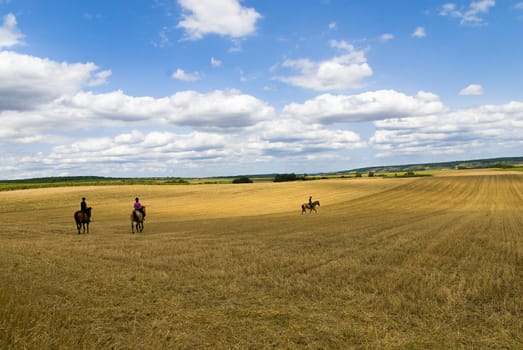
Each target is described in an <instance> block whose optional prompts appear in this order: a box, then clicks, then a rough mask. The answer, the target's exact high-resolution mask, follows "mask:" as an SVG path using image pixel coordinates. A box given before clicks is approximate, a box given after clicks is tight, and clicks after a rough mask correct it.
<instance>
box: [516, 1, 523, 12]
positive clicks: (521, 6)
mask: <svg viewBox="0 0 523 350" xmlns="http://www.w3.org/2000/svg"><path fill="white" fill-rule="evenodd" d="M514 8H515V9H518V10H523V1H522V2H518V3H517V4H516V5H514Z"/></svg>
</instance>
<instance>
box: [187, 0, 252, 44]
mask: <svg viewBox="0 0 523 350" xmlns="http://www.w3.org/2000/svg"><path fill="white" fill-rule="evenodd" d="M178 3H179V4H180V6H181V7H182V9H183V19H182V20H181V21H180V22H179V23H178V27H180V28H183V29H185V31H186V34H187V37H188V38H189V39H193V40H197V39H201V38H202V37H204V36H205V35H208V34H218V35H223V36H229V37H232V38H241V37H244V36H247V35H250V34H252V33H254V31H255V30H256V21H258V19H260V18H261V15H260V14H259V13H258V12H256V10H255V9H253V8H246V7H243V6H241V4H240V2H239V0H221V1H216V0H178Z"/></svg>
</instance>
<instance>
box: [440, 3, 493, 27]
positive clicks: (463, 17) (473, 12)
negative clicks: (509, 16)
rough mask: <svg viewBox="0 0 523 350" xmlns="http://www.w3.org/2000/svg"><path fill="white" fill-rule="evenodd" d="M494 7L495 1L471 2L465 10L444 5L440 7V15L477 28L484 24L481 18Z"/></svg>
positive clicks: (453, 5)
mask: <svg viewBox="0 0 523 350" xmlns="http://www.w3.org/2000/svg"><path fill="white" fill-rule="evenodd" d="M495 5H496V1H495V0H478V1H472V2H471V3H470V4H469V7H468V8H467V9H458V6H457V5H456V4H454V3H446V4H444V5H443V6H442V7H441V10H440V15H441V16H446V17H454V18H458V19H459V20H460V24H462V25H472V26H479V25H484V24H485V19H484V18H483V17H482V16H485V15H486V14H488V12H489V10H490V8H492V7H494V6H495Z"/></svg>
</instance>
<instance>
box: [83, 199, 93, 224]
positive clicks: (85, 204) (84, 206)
mask: <svg viewBox="0 0 523 350" xmlns="http://www.w3.org/2000/svg"><path fill="white" fill-rule="evenodd" d="M88 209H90V208H87V203H86V202H85V197H83V198H82V201H81V202H80V211H81V212H82V213H86V214H87V216H88V217H89V221H91V211H90V210H88Z"/></svg>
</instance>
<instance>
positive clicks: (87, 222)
mask: <svg viewBox="0 0 523 350" xmlns="http://www.w3.org/2000/svg"><path fill="white" fill-rule="evenodd" d="M86 225H87V233H89V222H87V224H86Z"/></svg>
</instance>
